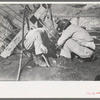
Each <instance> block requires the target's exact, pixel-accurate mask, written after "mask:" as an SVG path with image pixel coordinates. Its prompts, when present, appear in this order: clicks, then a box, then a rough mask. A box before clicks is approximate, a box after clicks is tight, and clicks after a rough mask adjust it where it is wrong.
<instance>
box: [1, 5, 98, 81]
mask: <svg viewBox="0 0 100 100" xmlns="http://www.w3.org/2000/svg"><path fill="white" fill-rule="evenodd" d="M99 6H100V5H98V6H95V5H92V6H91V5H89V6H86V7H85V5H74V4H73V5H67V6H66V5H56V6H55V5H53V6H52V9H53V14H55V15H58V14H60V15H61V16H65V15H69V16H70V15H71V16H74V15H75V14H79V12H80V10H81V9H83V7H85V8H84V11H83V12H82V13H81V15H82V14H83V15H85V16H89V15H91V13H92V15H91V16H94V15H96V16H97V15H98V16H99V11H100V9H99ZM3 7H4V6H3ZM13 7H14V6H13ZM72 7H74V9H72ZM96 7H98V8H96ZM89 9H92V10H89ZM98 9H99V10H98ZM85 10H86V11H85ZM96 11H98V13H97V12H96ZM86 12H87V13H86ZM93 12H94V13H93ZM93 19H94V20H93ZM72 22H73V23H74V22H76V19H75V20H74V19H73V18H72ZM99 24H100V19H99V18H98V17H93V18H90V17H89V18H86V17H85V18H82V19H81V20H80V25H81V26H85V27H86V28H87V30H92V31H95V32H90V34H91V36H93V37H94V41H95V44H96V46H97V48H96V55H97V60H95V61H94V62H82V63H81V62H79V61H78V60H74V61H73V62H72V63H70V64H69V63H68V64H66V65H65V66H64V67H57V66H54V65H52V62H51V58H49V61H50V64H51V67H50V68H42V67H40V66H38V65H36V64H35V63H34V62H33V60H31V61H30V62H29V63H28V64H26V63H27V61H28V60H29V59H28V58H27V57H24V58H23V62H22V66H23V68H22V72H21V75H20V81H94V79H95V77H96V76H97V75H99V74H100V67H99V66H100V32H99V30H100V27H99ZM8 26H9V25H8ZM97 37H98V38H97ZM97 39H98V40H97ZM19 58H20V57H19V54H15V55H11V56H10V57H8V58H6V59H4V58H2V57H0V80H1V81H16V78H17V74H18V67H19Z"/></svg>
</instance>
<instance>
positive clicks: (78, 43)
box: [57, 19, 95, 59]
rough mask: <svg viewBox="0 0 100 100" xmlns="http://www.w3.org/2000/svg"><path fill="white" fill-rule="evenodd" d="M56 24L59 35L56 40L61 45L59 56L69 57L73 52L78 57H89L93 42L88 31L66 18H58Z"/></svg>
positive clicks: (92, 50) (91, 53)
mask: <svg viewBox="0 0 100 100" xmlns="http://www.w3.org/2000/svg"><path fill="white" fill-rule="evenodd" d="M57 24H58V26H57V30H58V31H59V33H60V35H61V36H60V38H59V39H58V41H57V45H58V47H61V52H60V56H61V57H65V58H68V59H70V58H71V53H72V52H73V53H74V54H76V55H77V56H78V57H80V58H84V59H85V58H91V56H92V55H93V53H94V51H95V44H94V41H93V38H92V37H91V36H90V35H89V33H88V32H87V31H86V30H85V29H83V28H81V27H80V26H77V25H74V24H72V23H71V22H70V21H69V20H67V19H62V20H59V21H58V22H57Z"/></svg>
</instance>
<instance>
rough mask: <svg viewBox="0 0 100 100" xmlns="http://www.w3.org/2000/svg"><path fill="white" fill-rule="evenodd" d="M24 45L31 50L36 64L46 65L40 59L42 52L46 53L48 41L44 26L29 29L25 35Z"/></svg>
mask: <svg viewBox="0 0 100 100" xmlns="http://www.w3.org/2000/svg"><path fill="white" fill-rule="evenodd" d="M24 46H25V48H26V49H27V50H33V52H34V53H35V56H34V57H35V59H34V60H35V63H36V64H38V65H40V66H42V67H46V63H45V62H44V61H43V59H42V54H47V53H48V48H49V46H50V41H49V38H48V35H47V33H46V31H45V29H44V28H37V29H34V30H30V31H29V32H28V34H27V35H26V38H25V41H24Z"/></svg>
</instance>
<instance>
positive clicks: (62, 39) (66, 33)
mask: <svg viewBox="0 0 100 100" xmlns="http://www.w3.org/2000/svg"><path fill="white" fill-rule="evenodd" d="M73 33H74V32H73V29H70V28H69V29H66V30H64V31H63V32H62V35H61V37H60V38H59V39H58V42H57V44H58V46H61V45H63V44H64V42H65V41H66V40H68V39H69V38H70V37H71V36H72V35H73Z"/></svg>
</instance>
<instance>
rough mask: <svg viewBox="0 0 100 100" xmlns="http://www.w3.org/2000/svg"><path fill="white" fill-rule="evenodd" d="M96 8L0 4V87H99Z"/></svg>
mask: <svg viewBox="0 0 100 100" xmlns="http://www.w3.org/2000/svg"><path fill="white" fill-rule="evenodd" d="M99 80H100V3H81V2H80V3H52V2H51V3H29V4H28V3H15V4H14V3H13V4H10V3H8V4H5V3H4V4H0V81H99Z"/></svg>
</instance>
